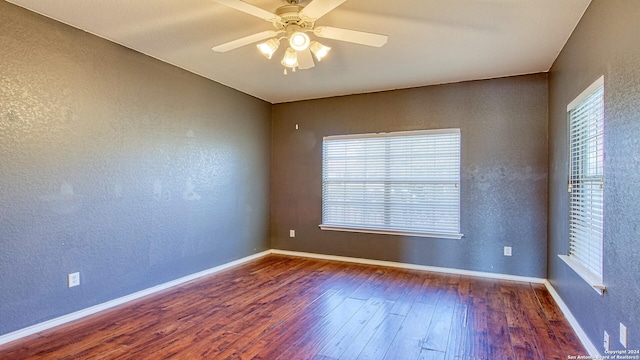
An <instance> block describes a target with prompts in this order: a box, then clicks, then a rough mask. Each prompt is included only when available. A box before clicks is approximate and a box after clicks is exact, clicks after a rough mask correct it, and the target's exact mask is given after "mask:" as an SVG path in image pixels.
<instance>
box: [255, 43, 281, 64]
mask: <svg viewBox="0 0 640 360" xmlns="http://www.w3.org/2000/svg"><path fill="white" fill-rule="evenodd" d="M256 46H257V47H258V50H260V53H261V54H262V55H264V57H266V58H267V59H271V57H272V56H273V54H274V53H275V52H276V50H278V47H279V46H280V40H278V39H275V38H273V39H269V40H267V41H265V42H263V43H260V44H258V45H256Z"/></svg>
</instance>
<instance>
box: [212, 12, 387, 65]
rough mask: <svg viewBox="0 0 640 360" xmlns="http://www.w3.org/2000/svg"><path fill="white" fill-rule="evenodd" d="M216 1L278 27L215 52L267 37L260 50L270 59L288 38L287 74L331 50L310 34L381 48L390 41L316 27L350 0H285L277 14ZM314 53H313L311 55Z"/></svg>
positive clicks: (384, 37)
mask: <svg viewBox="0 0 640 360" xmlns="http://www.w3.org/2000/svg"><path fill="white" fill-rule="evenodd" d="M214 1H215V2H217V3H220V4H222V5H225V6H228V7H230V8H233V9H236V10H239V11H242V12H244V13H247V14H249V15H253V16H256V17H259V18H261V19H263V20H266V21H268V22H270V23H272V24H273V26H274V28H275V30H267V31H262V32H259V33H257V34H253V35H249V36H245V37H243V38H240V39H237V40H233V41H230V42H228V43H224V44H221V45H218V46H214V47H213V48H212V50H213V51H217V52H227V51H229V50H233V49H237V48H239V47H242V46H245V45H249V44H253V43H256V42H258V41H262V40H265V39H269V40H267V41H265V42H262V43H260V44H257V47H258V50H260V53H262V55H264V56H265V57H266V58H267V59H271V57H272V56H273V54H274V53H275V52H276V50H278V47H279V46H280V41H281V40H283V39H284V40H286V42H287V45H288V46H287V49H286V50H285V53H284V57H283V59H282V61H281V64H282V65H283V66H284V74H285V75H286V74H287V69H291V71H294V72H295V71H296V68H299V69H303V70H304V69H310V68H312V67H314V66H315V63H314V61H313V56H315V58H316V60H318V61H321V60H322V59H323V58H324V57H325V56H326V55H327V54H328V53H329V51H330V50H331V48H330V47H328V46H325V45H323V44H321V43H319V42H318V41H316V40H312V39H311V38H310V37H309V35H308V34H313V35H315V36H317V37H319V38H325V39H332V40H340V41H346V42H350V43H355V44H361V45H367V46H375V47H381V46H383V45H384V44H386V43H387V38H388V37H387V36H386V35H381V34H374V33H369V32H362V31H356V30H348V29H342V28H336V27H331V26H315V22H316V20H318V19H320V18H321V17H322V16H324V15H325V14H327V13H328V12H330V11H331V10H333V9H335V8H336V7H338V6H339V5H341V4H342V3H344V2H345V1H347V0H312V1H311V2H310V3H309V4H308V5H306V6H302V5H300V4H299V2H300V1H299V0H285V1H286V2H287V5H283V6H281V7H279V8H277V9H276V10H275V11H274V13H271V12H269V11H266V10H263V9H261V8H259V7H256V6H253V5H251V4H248V3H246V2H244V1H241V0H214ZM311 54H313V56H312V55H311Z"/></svg>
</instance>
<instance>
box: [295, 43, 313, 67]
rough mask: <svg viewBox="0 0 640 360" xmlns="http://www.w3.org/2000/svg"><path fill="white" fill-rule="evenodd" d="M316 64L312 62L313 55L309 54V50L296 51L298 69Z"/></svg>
mask: <svg viewBox="0 0 640 360" xmlns="http://www.w3.org/2000/svg"><path fill="white" fill-rule="evenodd" d="M314 66H316V64H315V63H314V62H313V56H311V50H309V49H308V48H307V49H304V50H302V51H298V68H299V69H300V70H306V69H311V68H312V67H314Z"/></svg>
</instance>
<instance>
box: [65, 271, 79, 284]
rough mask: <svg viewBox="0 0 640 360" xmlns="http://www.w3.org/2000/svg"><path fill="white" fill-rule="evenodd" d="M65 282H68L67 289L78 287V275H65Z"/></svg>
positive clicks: (76, 273) (77, 273) (75, 273)
mask: <svg viewBox="0 0 640 360" xmlns="http://www.w3.org/2000/svg"><path fill="white" fill-rule="evenodd" d="M67 281H68V286H69V287H74V286H78V285H80V273H79V272H74V273H72V274H69V275H67Z"/></svg>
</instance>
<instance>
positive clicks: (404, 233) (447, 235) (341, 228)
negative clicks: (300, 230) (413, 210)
mask: <svg viewBox="0 0 640 360" xmlns="http://www.w3.org/2000/svg"><path fill="white" fill-rule="evenodd" d="M319 226H320V229H322V230H331V231H346V232H357V233H367V234H383V235H400V236H416V237H429V238H439V239H455V240H459V239H462V237H463V236H464V235H463V234H452V233H436V232H433V233H426V232H410V231H400V230H381V229H367V228H356V227H346V226H335V225H322V224H321V225H319Z"/></svg>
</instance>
